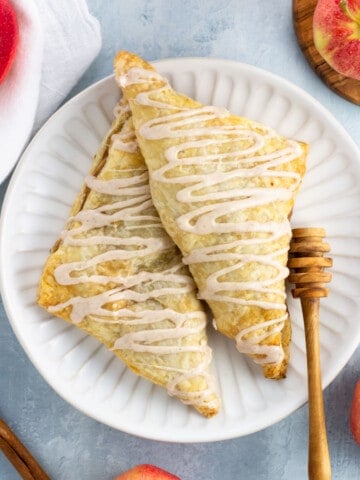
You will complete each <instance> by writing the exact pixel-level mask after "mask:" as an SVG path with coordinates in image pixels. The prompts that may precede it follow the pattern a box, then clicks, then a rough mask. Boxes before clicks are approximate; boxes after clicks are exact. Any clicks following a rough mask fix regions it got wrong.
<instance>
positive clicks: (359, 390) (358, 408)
mask: <svg viewBox="0 0 360 480" xmlns="http://www.w3.org/2000/svg"><path fill="white" fill-rule="evenodd" d="M350 429H351V433H352V434H353V437H354V439H355V440H356V442H357V443H358V444H359V445H360V380H359V381H358V382H357V384H356V385H355V391H354V396H353V401H352V405H351V412H350Z"/></svg>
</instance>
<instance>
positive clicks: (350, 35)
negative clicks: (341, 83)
mask: <svg viewBox="0 0 360 480" xmlns="http://www.w3.org/2000/svg"><path fill="white" fill-rule="evenodd" d="M313 35H314V44H315V47H316V49H317V50H318V52H319V53H320V55H321V56H322V57H323V58H324V59H325V61H326V62H327V63H328V64H329V65H330V66H331V67H332V68H333V69H334V70H336V71H337V72H339V73H341V74H342V75H345V76H346V77H350V78H355V79H356V80H360V0H318V3H317V5H316V8H315V12H314V17H313Z"/></svg>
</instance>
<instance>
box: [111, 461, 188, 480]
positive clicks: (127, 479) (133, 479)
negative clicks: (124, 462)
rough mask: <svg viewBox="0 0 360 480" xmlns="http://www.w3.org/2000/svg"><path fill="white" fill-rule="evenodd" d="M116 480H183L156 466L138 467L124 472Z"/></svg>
mask: <svg viewBox="0 0 360 480" xmlns="http://www.w3.org/2000/svg"><path fill="white" fill-rule="evenodd" d="M114 480H181V479H180V478H179V477H176V476H175V475H173V474H172V473H169V472H166V471H165V470H162V469H161V468H159V467H155V466H154V465H148V464H145V465H137V466H136V467H134V468H132V469H131V470H128V471H127V472H124V473H123V474H121V475H119V476H118V477H116V478H115V479H114Z"/></svg>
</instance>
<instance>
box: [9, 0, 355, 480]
mask: <svg viewBox="0 0 360 480" xmlns="http://www.w3.org/2000/svg"><path fill="white" fill-rule="evenodd" d="M88 4H89V8H90V10H91V11H92V13H93V14H94V15H95V16H96V17H97V18H98V19H99V20H100V23H101V26H102V34H103V47H102V51H101V53H100V55H99V57H98V58H97V59H96V60H95V62H94V63H93V64H92V66H91V67H90V68H89V70H88V71H87V73H86V74H85V75H84V77H83V78H82V79H81V81H80V82H79V84H78V85H77V86H76V87H75V88H74V90H73V92H72V94H71V96H72V95H74V94H75V93H77V92H79V91H81V90H82V89H83V88H84V87H86V86H88V85H90V84H91V83H93V82H94V81H96V80H98V79H100V78H102V77H104V76H105V75H108V74H110V73H111V71H112V59H113V55H114V53H115V52H116V50H118V49H129V50H133V51H135V52H137V53H139V54H140V55H142V56H144V57H146V58H147V59H149V60H155V59H158V58H166V57H180V56H212V57H222V58H229V59H233V60H238V61H241V62H245V63H250V64H252V65H256V66H259V67H261V68H264V69H267V70H269V71H272V72H274V73H277V74H279V75H281V76H283V77H285V78H287V79H289V80H291V81H292V82H294V83H296V84H297V85H299V86H300V87H302V88H303V89H305V90H306V91H308V92H309V93H310V94H311V95H313V96H315V97H316V98H317V99H318V100H320V102H322V103H323V104H324V105H325V107H327V108H328V109H329V110H330V111H331V112H332V113H333V114H334V115H335V117H336V118H337V119H338V120H339V121H340V123H342V124H343V125H344V126H345V128H346V129H347V131H348V132H349V134H350V135H351V136H352V138H353V139H354V140H355V142H357V144H358V145H359V146H360V108H359V107H357V106H355V105H351V104H350V103H348V102H346V101H345V100H343V99H341V98H340V97H338V96H336V95H335V94H334V93H332V92H331V91H330V90H328V89H327V88H326V87H325V86H324V85H323V84H322V83H321V81H320V80H318V78H317V77H316V76H315V75H314V74H313V72H312V71H311V69H310V68H309V66H308V65H307V63H306V62H305V60H304V59H303V57H302V55H301V52H300V50H299V48H298V46H297V43H296V40H295V35H294V33H293V28H292V17H291V2H290V0H271V1H269V0H251V1H249V0H227V1H225V0H208V1H207V0H148V1H145V0H130V1H129V0H106V1H104V0H88ZM5 189H6V184H5V185H2V186H1V187H0V203H1V202H2V198H3V196H4V193H5ZM359 321H360V319H359ZM358 377H360V349H358V351H357V352H356V353H355V354H354V355H353V357H352V359H351V360H350V361H349V363H348V365H347V366H346V367H345V368H344V370H343V371H342V372H341V374H339V375H338V377H337V378H336V379H335V381H334V382H333V383H332V385H331V386H330V387H328V388H327V389H326V391H325V407H326V413H327V421H328V432H329V443H330V451H331V456H332V466H333V479H334V480H359V479H360V447H358V446H356V444H355V443H354V442H353V440H352V438H351V435H350V432H349V426H348V417H349V408H350V403H351V395H352V390H353V387H354V384H355V381H356V379H357V378H358ZM0 416H2V417H3V418H4V419H5V421H7V422H8V423H9V424H10V426H11V427H12V428H13V429H14V430H15V431H16V432H17V434H18V435H19V436H20V438H21V439H22V440H23V441H24V442H25V443H26V444H27V445H28V446H29V447H30V448H31V450H32V452H33V453H34V455H35V456H36V457H37V458H38V459H39V460H40V461H41V463H42V464H43V465H44V467H45V468H46V470H47V471H48V473H49V475H50V476H51V478H52V479H53V480H111V479H112V477H113V476H114V475H115V474H118V473H120V472H122V471H124V470H125V469H127V468H130V467H131V466H133V465H135V464H138V463H143V462H148V463H154V464H157V465H159V466H161V467H163V468H166V469H168V470H170V471H173V472H174V473H175V474H177V475H178V476H180V477H181V478H182V480H192V479H199V480H205V479H206V480H220V479H221V480H233V479H234V480H235V479H236V480H242V479H244V480H245V479H246V480H289V479H291V480H304V479H306V478H307V473H306V472H307V408H306V406H305V407H303V408H301V409H299V410H298V411H297V412H295V413H294V414H292V415H291V416H290V417H288V418H287V419H285V420H283V421H281V422H280V423H278V424H277V425H274V426H272V427H270V428H267V429H266V430H263V431H261V432H258V433H255V434H253V435H249V436H247V437H243V438H238V439H234V440H228V441H224V442H216V443H209V444H191V445H189V444H188V445H182V444H170V443H159V442H154V441H149V440H143V439H140V438H136V437H133V436H131V435H127V434H124V433H122V432H118V431H116V430H113V429H111V428H109V427H107V426H104V425H102V424H100V423H98V422H96V421H94V420H92V419H91V418H88V417H86V416H85V415H83V414H82V413H80V412H78V411H77V410H75V409H74V408H73V407H71V406H70V405H68V404H67V403H66V402H64V401H63V400H62V399H61V398H60V397H59V396H58V395H57V394H56V393H55V392H54V391H53V390H52V389H51V387H49V386H48V385H47V383H45V381H44V380H43V379H42V377H40V375H39V374H38V373H37V371H36V370H35V369H34V367H33V366H32V364H31V363H30V361H29V360H28V358H27V356H26V355H25V353H24V352H23V350H22V348H21V347H20V345H19V343H18V342H17V340H16V338H15V336H14V334H13V332H12V330H11V327H10V325H9V323H8V320H7V317H6V314H5V312H4V310H3V307H2V304H1V303H0ZM18 478H19V477H18V476H17V474H16V473H15V472H14V470H13V469H12V467H11V466H10V465H9V464H8V463H7V461H6V460H5V458H4V457H3V456H2V455H1V454H0V480H17V479H18Z"/></svg>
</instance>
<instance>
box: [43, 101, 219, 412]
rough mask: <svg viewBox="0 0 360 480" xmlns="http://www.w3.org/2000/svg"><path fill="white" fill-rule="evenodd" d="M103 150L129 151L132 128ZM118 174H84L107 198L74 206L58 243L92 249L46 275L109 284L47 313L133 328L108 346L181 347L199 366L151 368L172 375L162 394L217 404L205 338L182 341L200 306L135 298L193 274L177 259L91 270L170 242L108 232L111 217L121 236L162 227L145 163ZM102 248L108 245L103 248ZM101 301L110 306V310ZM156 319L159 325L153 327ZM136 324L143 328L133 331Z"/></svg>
mask: <svg viewBox="0 0 360 480" xmlns="http://www.w3.org/2000/svg"><path fill="white" fill-rule="evenodd" d="M123 108H125V107H124V106H123ZM110 148H112V149H114V150H121V151H124V152H127V153H137V152H138V145H137V141H136V138H135V135H134V131H133V130H130V131H122V132H120V133H118V134H116V135H113V136H112V138H111V144H110ZM119 172H120V174H121V175H126V176H122V177H121V178H115V179H111V180H104V179H99V178H96V177H94V176H91V175H89V176H88V177H87V178H86V185H87V186H88V187H89V188H90V189H91V190H93V191H96V192H98V193H101V194H104V195H106V196H107V198H106V203H105V202H104V204H103V205H100V206H99V207H98V208H94V209H86V208H85V209H82V210H80V211H79V212H78V213H77V214H76V215H75V216H73V217H72V218H70V219H69V223H68V225H69V229H68V230H64V231H63V232H62V234H61V238H62V241H63V244H64V245H67V246H72V247H77V246H81V247H86V246H92V245H98V246H99V253H98V254H97V255H95V256H92V257H91V258H90V259H88V260H82V261H77V262H70V263H67V264H62V265H59V266H58V267H57V268H56V269H55V272H54V276H55V279H56V281H57V282H58V283H59V284H60V285H80V284H87V283H96V284H101V285H107V284H111V285H110V287H111V288H109V289H108V290H106V291H104V292H102V293H100V294H97V295H93V296H88V297H83V296H75V297H72V298H70V299H69V300H67V301H65V302H63V303H59V304H57V305H54V306H52V307H50V308H49V311H50V312H59V311H61V310H63V309H66V308H69V307H70V308H71V311H70V319H71V321H72V322H73V323H75V324H77V323H80V322H82V321H86V320H87V319H91V320H93V321H96V322H99V323H109V324H112V325H113V324H121V325H122V326H124V327H126V326H129V327H130V326H134V325H136V326H138V327H139V329H137V330H136V331H132V332H128V333H125V334H124V335H123V336H122V337H120V338H118V339H117V340H116V341H115V343H114V345H113V349H114V350H119V349H121V350H124V349H125V350H126V349H128V350H133V351H136V352H143V353H151V354H155V355H175V354H180V353H186V352H195V353H198V354H200V355H201V357H199V364H198V365H197V366H195V367H193V368H191V369H187V370H183V369H181V368H179V369H177V368H172V367H168V368H166V367H162V366H154V368H165V370H171V372H172V373H173V376H172V378H173V379H172V380H171V381H169V382H168V385H167V386H166V387H167V391H168V393H169V394H170V395H176V396H177V397H179V398H180V399H181V400H182V401H183V402H184V403H187V404H192V405H198V406H204V405H206V406H207V407H209V408H212V407H213V408H215V407H216V406H217V402H218V400H217V398H216V396H214V397H213V399H209V396H210V395H211V394H212V393H214V391H215V390H216V389H215V382H214V379H213V377H212V375H210V374H209V373H208V366H209V364H210V361H211V350H210V348H209V347H208V346H207V344H206V342H205V341H204V344H202V345H187V344H186V342H183V341H182V340H183V339H185V338H186V337H188V336H189V335H196V334H199V332H201V331H203V330H204V329H205V326H206V315H205V313H204V312H202V311H195V312H190V313H180V312H177V311H176V310H172V309H170V308H166V309H162V310H161V309H159V310H157V309H156V308H160V307H159V306H157V305H156V304H155V303H154V307H153V308H154V309H143V310H141V309H140V308H141V302H146V301H149V300H150V301H151V300H153V299H156V298H159V297H161V296H163V295H170V296H177V295H183V294H185V293H187V292H192V291H194V289H195V285H194V282H193V279H192V278H191V277H190V275H189V274H187V273H186V272H184V266H183V264H182V263H181V261H179V263H178V264H176V265H174V266H173V267H171V268H167V269H165V270H162V271H159V272H149V271H146V270H144V271H140V272H138V273H134V274H129V273H128V272H126V274H125V275H113V276H109V275H105V274H99V273H97V272H99V268H98V267H99V266H100V265H101V264H102V263H104V262H110V261H121V260H132V259H139V258H141V257H146V256H149V255H152V254H156V253H159V252H161V251H163V250H166V249H169V248H171V247H173V243H172V242H171V240H170V239H169V238H168V237H166V236H164V234H163V231H160V230H155V232H158V233H157V235H158V236H156V234H154V233H152V234H151V236H149V237H145V238H144V237H142V236H139V235H136V234H130V235H129V236H125V237H122V238H121V237H116V236H113V235H112V234H111V233H108V232H110V231H111V227H112V225H113V224H114V223H115V222H123V225H124V228H125V230H126V232H128V233H131V231H132V230H137V231H140V230H146V231H147V232H149V228H150V227H155V228H157V229H163V227H162V224H161V221H160V219H159V217H158V215H157V214H156V211H155V209H154V207H153V204H152V200H151V196H150V188H149V182H148V180H149V179H148V172H147V170H146V169H145V166H144V167H143V168H134V169H123V170H121V171H119ZM98 229H102V230H101V232H102V233H101V234H97V230H98ZM104 232H105V233H104ZM149 233H150V232H149ZM109 246H110V247H116V248H110V249H109ZM100 271H101V269H100ZM114 285H115V287H114ZM144 287H146V288H144ZM144 290H145V291H144ZM123 301H126V302H127V303H128V302H130V303H131V304H132V306H131V307H128V308H116V307H115V304H116V302H123ZM109 305H112V307H111V309H110V308H109ZM161 322H162V323H163V325H167V326H166V327H164V326H163V325H160V324H161ZM156 323H158V324H159V327H158V328H154V324H156ZM149 324H151V328H150V329H149V328H148V327H149ZM142 325H143V326H144V328H141V326H142ZM200 359H201V361H200ZM150 366H151V365H150ZM147 367H149V365H147ZM151 368H153V366H151ZM197 376H201V377H203V378H204V379H205V381H206V384H207V388H206V389H203V390H200V391H194V392H188V393H187V392H183V391H182V390H181V388H180V387H179V385H180V384H181V382H183V381H186V380H189V379H191V378H194V377H197Z"/></svg>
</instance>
